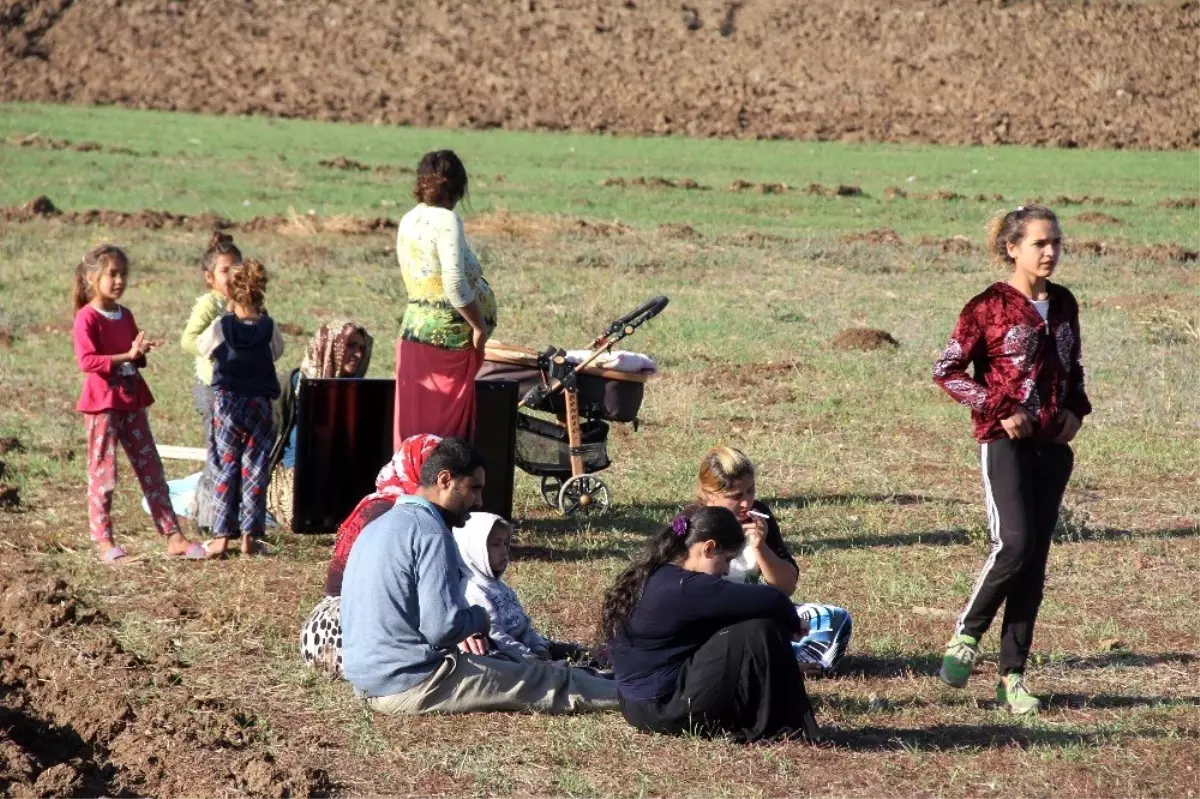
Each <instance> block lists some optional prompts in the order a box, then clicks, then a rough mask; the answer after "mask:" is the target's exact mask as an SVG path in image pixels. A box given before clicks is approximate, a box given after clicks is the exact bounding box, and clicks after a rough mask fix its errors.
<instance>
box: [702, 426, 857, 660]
mask: <svg viewBox="0 0 1200 799" xmlns="http://www.w3.org/2000/svg"><path fill="white" fill-rule="evenodd" d="M696 494H697V499H696V505H694V506H693V508H696V507H701V506H705V505H707V506H708V507H719V508H727V509H729V510H730V511H732V512H733V515H734V516H736V517H737V519H738V521H739V522H740V523H741V525H742V529H743V530H744V531H745V533H746V545H745V546H744V547H743V548H742V551H741V552H740V553H738V556H737V557H736V558H734V559H733V560H732V561H731V562H730V564H729V575H728V576H727V577H726V579H727V580H734V581H735V582H749V583H756V582H759V581H762V582H764V583H766V584H767V585H769V586H772V587H774V588H778V589H779V590H780V591H782V592H784V593H785V594H788V595H789V596H790V595H791V594H792V592H794V591H795V590H796V584H797V582H798V581H799V576H800V569H799V567H798V566H797V565H796V559H795V558H794V557H792V553H791V552H789V551H788V547H787V544H786V543H784V540H783V534H782V533H781V532H780V530H779V522H778V521H777V520H776V519H775V514H774V513H772V512H771V509H770V508H769V507H767V505H766V503H764V502H759V501H758V498H757V486H756V483H755V474H754V464H753V463H752V462H751V461H750V458H748V457H747V456H746V453H744V452H742V451H741V450H740V449H735V448H733V447H726V446H718V447H713V448H712V449H710V450H709V451H708V452H707V453H706V454H705V455H704V459H703V460H702V461H700V476H699V480H698V484H697V488H696ZM796 613H798V614H799V615H800V617H801V618H802V619H804V621H805V623H806V624H807V625H808V634H807V635H805V636H804V638H803V639H801V640H800V641H796V642H795V643H793V645H792V648H793V649H794V650H795V652H796V660H798V661H799V662H800V668H801V669H803V670H804V671H805V673H807V674H828V673H830V672H832V671H833V670H834V669H836V668H837V665H838V663H839V662H840V661H841V659H842V656H844V655H845V654H846V650H847V649H849V647H850V635H851V633H852V631H853V621H852V620H851V618H850V614H849V612H847V611H846V610H845V609H843V608H839V607H838V606H836V605H827V604H823V603H816V602H805V603H804V604H798V605H797V606H796Z"/></svg>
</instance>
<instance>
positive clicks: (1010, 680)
mask: <svg viewBox="0 0 1200 799" xmlns="http://www.w3.org/2000/svg"><path fill="white" fill-rule="evenodd" d="M996 701H997V702H999V703H1000V704H1002V705H1008V710H1009V712H1010V713H1013V714H1014V715H1017V716H1024V715H1027V714H1030V713H1037V712H1038V711H1039V710H1041V709H1042V700H1040V699H1038V698H1037V697H1036V696H1034V695H1033V694H1031V693H1029V689H1028V688H1026V687H1025V675H1024V674H1021V673H1019V672H1016V673H1013V674H1005V675H1004V676H1003V677H1001V678H1000V682H998V683H996Z"/></svg>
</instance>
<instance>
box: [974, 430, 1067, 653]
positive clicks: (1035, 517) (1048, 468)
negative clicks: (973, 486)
mask: <svg viewBox="0 0 1200 799" xmlns="http://www.w3.org/2000/svg"><path fill="white" fill-rule="evenodd" d="M980 461H981V465H982V470H983V493H984V501H985V502H986V504H987V518H988V533H989V536H990V538H991V551H990V553H989V554H988V559H987V561H986V562H985V563H984V566H983V570H982V571H981V572H980V573H979V577H978V578H977V579H976V580H975V587H974V589H973V590H972V592H971V598H970V600H968V602H967V606H966V608H965V609H964V610H963V614H962V616H961V617H960V618H959V622H958V632H959V633H960V634H965V635H970V636H972V637H974V638H975V639H976V640H979V639H980V638H982V636H983V634H984V633H985V632H987V629H988V627H990V626H991V624H992V620H993V619H994V618H995V616H996V613H997V612H998V611H999V610H1000V605H1001V603H1003V604H1004V621H1003V626H1002V628H1001V634H1000V673H1001V674H1007V673H1009V672H1011V671H1023V670H1024V669H1025V662H1026V661H1027V660H1028V659H1029V649H1030V647H1031V646H1032V645H1033V627H1034V624H1035V622H1036V621H1037V615H1038V609H1039V608H1040V607H1041V605H1042V593H1043V591H1044V589H1045V585H1046V561H1047V559H1048V558H1049V555H1050V540H1051V538H1052V537H1053V536H1054V528H1055V526H1056V525H1057V524H1058V511H1059V507H1060V505H1061V504H1062V498H1063V493H1064V492H1065V491H1066V489H1067V481H1068V480H1069V479H1070V478H1071V470H1072V468H1073V467H1074V464H1075V456H1074V453H1072V452H1071V448H1070V447H1069V446H1067V445H1066V444H1053V443H1042V442H1035V441H1032V440H1030V439H1026V438H1018V439H1001V440H1000V441H989V442H988V443H986V444H983V445H981V447H980Z"/></svg>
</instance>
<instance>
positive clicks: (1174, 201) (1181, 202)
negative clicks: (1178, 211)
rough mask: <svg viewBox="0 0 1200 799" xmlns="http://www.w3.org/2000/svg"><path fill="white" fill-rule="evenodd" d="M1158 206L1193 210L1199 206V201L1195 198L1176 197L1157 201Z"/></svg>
mask: <svg viewBox="0 0 1200 799" xmlns="http://www.w3.org/2000/svg"><path fill="white" fill-rule="evenodd" d="M1158 204H1159V205H1160V206H1162V207H1163V208H1195V207H1196V206H1197V205H1200V200H1197V199H1196V198H1195V197H1178V198H1169V199H1166V200H1159V201H1158Z"/></svg>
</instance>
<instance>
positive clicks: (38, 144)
mask: <svg viewBox="0 0 1200 799" xmlns="http://www.w3.org/2000/svg"><path fill="white" fill-rule="evenodd" d="M0 144H6V145H9V146H12V147H33V148H36V149H39V150H66V149H67V148H70V149H72V150H77V151H78V152H81V153H95V152H101V151H104V152H108V153H113V154H115V155H137V153H135V152H134V151H133V150H130V149H128V148H126V147H102V146H101V145H99V144H97V143H96V142H94V141H82V142H79V143H78V144H72V143H71V142H69V141H67V140H66V139H50V138H46V137H44V136H42V135H40V134H38V133H31V134H29V135H28V136H10V137H8V138H7V139H0Z"/></svg>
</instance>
